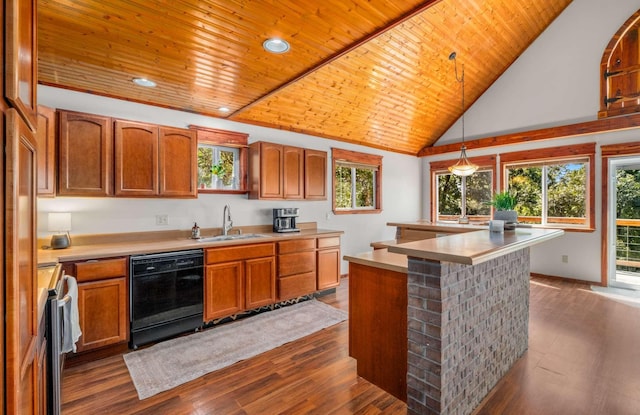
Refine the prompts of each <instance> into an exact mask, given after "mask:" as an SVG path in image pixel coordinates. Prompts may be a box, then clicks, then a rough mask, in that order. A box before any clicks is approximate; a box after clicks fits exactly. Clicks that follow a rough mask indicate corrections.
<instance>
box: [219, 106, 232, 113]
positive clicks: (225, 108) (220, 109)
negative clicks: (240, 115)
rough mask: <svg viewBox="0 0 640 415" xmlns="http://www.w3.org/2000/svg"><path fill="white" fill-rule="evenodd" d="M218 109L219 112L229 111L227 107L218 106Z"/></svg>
mask: <svg viewBox="0 0 640 415" xmlns="http://www.w3.org/2000/svg"><path fill="white" fill-rule="evenodd" d="M218 111H220V112H229V108H227V107H220V108H218Z"/></svg>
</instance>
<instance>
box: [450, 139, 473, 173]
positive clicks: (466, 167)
mask: <svg viewBox="0 0 640 415" xmlns="http://www.w3.org/2000/svg"><path fill="white" fill-rule="evenodd" d="M476 170H478V166H476V165H475V164H473V163H471V162H470V161H469V159H467V147H466V146H465V145H464V144H463V145H462V148H461V149H460V159H459V160H458V162H457V163H456V164H454V165H453V166H450V167H449V171H450V172H451V173H453V174H455V175H456V176H470V175H472V174H473V173H475V171H476Z"/></svg>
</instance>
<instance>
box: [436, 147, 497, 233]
mask: <svg viewBox="0 0 640 415" xmlns="http://www.w3.org/2000/svg"><path fill="white" fill-rule="evenodd" d="M456 161H458V159H448V160H439V161H432V162H430V163H429V170H430V173H431V219H432V220H433V221H434V222H437V221H438V203H437V201H438V200H439V199H438V186H437V179H436V176H437V175H438V174H442V173H450V174H453V173H451V172H449V166H452V165H454V164H455V163H456ZM496 161H497V157H496V155H495V154H490V155H487V156H478V157H469V162H471V163H473V164H475V165H476V166H478V170H482V171H487V170H489V171H491V182H492V185H493V186H495V185H496V184H497V174H496ZM474 174H475V173H474ZM490 216H491V215H489V218H484V217H482V219H472V218H469V220H470V221H471V222H476V221H486V220H488V219H490Z"/></svg>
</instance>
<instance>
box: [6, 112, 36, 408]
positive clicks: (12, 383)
mask: <svg viewBox="0 0 640 415" xmlns="http://www.w3.org/2000/svg"><path fill="white" fill-rule="evenodd" d="M6 122H7V125H6V132H5V140H6V143H5V148H6V157H5V161H6V166H5V215H6V216H5V217H6V224H5V225H6V226H5V229H6V230H7V232H6V233H5V241H4V242H5V252H6V257H5V280H6V283H5V284H6V285H5V287H6V293H5V299H6V303H5V310H6V313H5V314H6V317H5V318H6V332H7V333H11V335H10V336H9V337H8V338H7V339H6V357H5V359H6V409H7V413H8V414H33V413H36V411H37V408H36V401H35V398H34V397H35V396H36V391H37V365H36V350H37V347H36V343H37V335H38V327H37V316H36V308H37V304H36V300H37V299H36V239H35V235H36V194H35V192H36V177H37V176H36V166H37V160H36V148H37V143H36V138H35V135H34V133H33V132H32V131H31V130H30V129H29V127H28V126H27V124H26V123H25V122H24V120H23V119H22V118H21V117H20V115H18V112H17V111H16V110H15V109H13V108H12V109H9V110H7V111H6Z"/></svg>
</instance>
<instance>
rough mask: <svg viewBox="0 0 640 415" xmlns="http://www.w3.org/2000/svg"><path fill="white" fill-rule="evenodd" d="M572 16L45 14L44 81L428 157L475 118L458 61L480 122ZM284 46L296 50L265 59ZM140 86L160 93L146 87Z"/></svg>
mask: <svg viewBox="0 0 640 415" xmlns="http://www.w3.org/2000/svg"><path fill="white" fill-rule="evenodd" d="M569 3H571V0H440V1H433V0H431V1H419V0H406V1H393V2H392V1H387V0H323V1H299V0H271V1H250V0H109V1H104V0H38V54H39V56H38V65H39V69H38V76H39V82H40V83H42V84H45V85H51V86H57V87H61V88H68V89H73V90H78V91H84V92H89V93H93V94H99V95H105V96H110V97H115V98H120V99H125V100H131V101H136V102H142V103H147V104H152V105H157V106H161V107H168V108H174V109H178V110H183V111H189V112H196V113H201V114H206V115H211V116H214V117H219V118H226V119H229V120H233V121H240V122H246V123H251V124H257V125H264V126H269V127H275V128H279V129H283V130H291V131H298V132H304V133H307V134H311V135H315V136H320V137H327V138H333V139H337V140H341V141H346V142H351V143H356V144H362V145H365V146H370V147H375V148H381V149H385V150H389V151H394V152H400V153H406V154H413V155H417V154H418V153H419V151H420V150H421V149H422V148H424V147H429V146H432V145H433V144H434V143H435V142H436V141H437V140H438V138H439V137H440V136H441V135H442V134H443V133H444V132H445V131H446V130H447V129H448V128H449V127H450V126H451V125H452V124H453V123H454V122H455V121H456V120H457V119H458V118H459V117H460V115H461V112H462V110H461V105H460V86H459V84H458V83H457V82H456V80H455V74H454V70H453V69H454V68H453V63H452V62H450V61H449V60H448V56H449V53H450V52H452V51H454V50H455V51H457V56H458V64H464V67H465V102H466V104H467V105H466V107H467V108H468V107H469V105H471V104H472V103H473V102H474V101H475V100H476V99H477V98H478V97H479V96H480V95H481V94H482V93H483V92H484V91H485V90H486V89H487V88H489V86H490V85H491V84H492V83H493V82H494V81H495V80H496V79H497V78H498V77H499V76H500V75H501V74H502V73H503V72H504V71H505V70H506V68H508V67H509V65H510V64H511V63H513V61H514V60H515V59H516V58H517V57H518V56H519V55H520V54H521V53H522V52H523V51H524V50H525V49H526V48H527V47H528V46H529V45H530V44H531V43H532V42H533V41H534V40H535V39H536V38H537V37H538V35H540V33H542V31H543V30H544V29H545V28H546V27H547V26H548V25H549V24H550V23H551V22H552V21H553V20H554V19H555V18H556V17H557V16H558V15H559V14H560V13H561V12H562V10H564V8H565V7H566V6H567V5H568V4H569ZM274 36H275V37H281V38H283V39H285V40H287V41H288V42H289V43H290V44H291V50H290V51H289V52H287V53H284V54H279V55H274V54H269V53H267V52H265V51H264V50H263V48H262V43H263V41H264V40H265V39H267V38H269V37H274ZM135 77H144V78H148V79H151V80H154V81H155V82H157V84H158V86H157V87H156V88H151V89H149V88H144V87H139V86H135V85H133V84H132V82H131V80H132V78H135ZM523 81H524V80H523ZM220 107H227V108H229V109H230V111H229V112H227V113H224V112H221V111H219V108H220ZM266 138H267V137H265V139H266ZM300 145H304V143H300Z"/></svg>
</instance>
